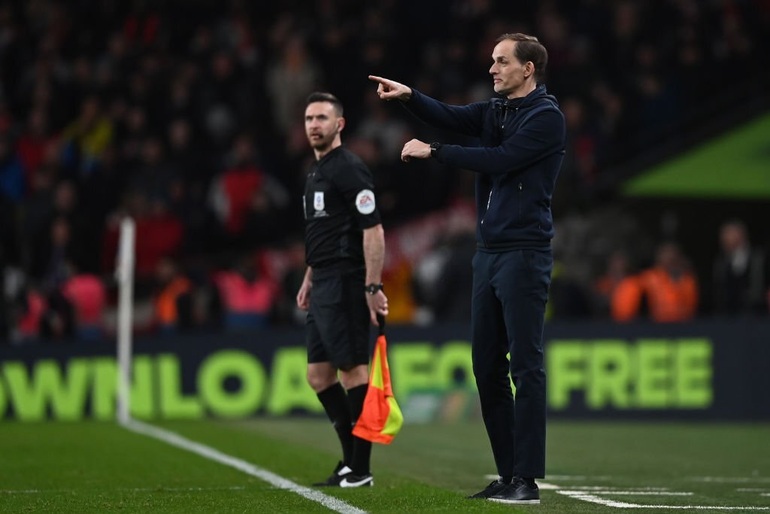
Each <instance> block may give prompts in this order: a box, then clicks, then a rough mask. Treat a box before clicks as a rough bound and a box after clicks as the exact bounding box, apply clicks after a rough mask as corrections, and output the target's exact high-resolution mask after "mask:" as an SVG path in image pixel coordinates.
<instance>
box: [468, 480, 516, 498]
mask: <svg viewBox="0 0 770 514" xmlns="http://www.w3.org/2000/svg"><path fill="white" fill-rule="evenodd" d="M506 487H508V484H506V483H505V482H503V479H502V478H498V479H497V480H492V481H491V482H490V483H489V485H488V486H487V487H486V488H485V489H484V490H483V491H479V492H477V493H476V494H472V495H470V496H468V498H473V499H482V500H483V499H486V498H489V497H490V496H492V495H493V494H497V493H499V492H500V491H502V490H503V489H505V488H506Z"/></svg>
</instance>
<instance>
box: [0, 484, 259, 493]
mask: <svg viewBox="0 0 770 514" xmlns="http://www.w3.org/2000/svg"><path fill="white" fill-rule="evenodd" d="M244 489H246V488H245V487H243V486H231V487H118V488H117V489H116V490H117V491H128V492H132V493H142V492H153V493H162V492H166V491H169V492H178V491H188V492H189V491H202V492H205V491H240V490H244ZM79 490H80V489H78V491H79ZM75 491H76V490H75V489H0V493H2V494H53V493H72V492H75Z"/></svg>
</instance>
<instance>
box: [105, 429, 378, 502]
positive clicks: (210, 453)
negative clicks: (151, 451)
mask: <svg viewBox="0 0 770 514" xmlns="http://www.w3.org/2000/svg"><path fill="white" fill-rule="evenodd" d="M120 424H121V426H123V427H125V428H127V429H128V430H131V431H132V432H136V433H138V434H143V435H146V436H149V437H154V438H155V439H159V440H161V441H163V442H164V443H168V444H170V445H172V446H176V447H177V448H182V449H183V450H187V451H189V452H192V453H195V454H197V455H200V456H201V457H204V458H206V459H209V460H213V461H215V462H218V463H220V464H224V465H225V466H230V467H231V468H235V469H237V470H238V471H242V472H243V473H246V474H247V475H251V476H253V477H257V478H259V479H261V480H263V481H265V482H267V483H268V484H270V485H272V486H273V487H277V488H278V489H285V490H287V491H291V492H293V493H297V494H298V495H300V496H302V497H303V498H306V499H308V500H311V501H314V502H317V503H320V504H321V505H323V506H324V507H326V508H327V509H329V510H333V511H335V512H339V513H340V514H366V511H364V510H361V509H359V508H357V507H354V506H353V505H350V504H349V503H346V502H344V501H342V500H340V499H338V498H334V497H332V496H327V495H325V494H323V493H321V492H320V491H316V490H314V489H310V488H308V487H303V486H301V485H299V484H296V483H294V482H292V481H291V480H288V479H286V478H283V477H282V476H280V475H276V474H275V473H272V472H270V471H267V470H265V469H262V468H260V467H258V466H255V465H254V464H251V463H249V462H246V461H245V460H241V459H238V458H235V457H232V456H230V455H227V454H225V453H222V452H220V451H219V450H216V449H214V448H211V447H210V446H206V445H204V444H201V443H196V442H195V441H191V440H190V439H187V438H185V437H182V436H181V435H179V434H176V433H174V432H171V431H169V430H165V429H162V428H159V427H156V426H153V425H148V424H147V423H142V422H141V421H137V420H135V419H129V420H128V421H125V422H122V423H120Z"/></svg>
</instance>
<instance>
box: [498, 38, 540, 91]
mask: <svg viewBox="0 0 770 514" xmlns="http://www.w3.org/2000/svg"><path fill="white" fill-rule="evenodd" d="M506 39H510V40H511V41H516V50H514V55H515V57H516V58H517V59H518V60H519V61H521V62H522V63H526V62H527V61H532V64H534V65H535V81H537V82H541V81H542V80H543V79H544V78H545V68H546V66H548V50H546V49H545V47H544V46H543V44H542V43H541V42H540V41H538V39H537V38H536V37H535V36H529V35H527V34H522V33H521V32H515V33H508V34H503V35H502V36H500V37H499V38H497V40H496V43H499V42H501V41H505V40H506Z"/></svg>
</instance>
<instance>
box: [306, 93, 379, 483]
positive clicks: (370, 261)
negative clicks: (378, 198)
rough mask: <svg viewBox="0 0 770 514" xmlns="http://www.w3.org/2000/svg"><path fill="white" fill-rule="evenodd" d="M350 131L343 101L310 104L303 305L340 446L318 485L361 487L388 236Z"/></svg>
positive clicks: (315, 99)
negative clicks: (362, 432)
mask: <svg viewBox="0 0 770 514" xmlns="http://www.w3.org/2000/svg"><path fill="white" fill-rule="evenodd" d="M344 127H345V118H344V117H343V108H342V103H341V102H340V101H339V100H338V99H337V97H335V96H334V95H332V94H330V93H313V94H311V95H310V96H309V97H308V99H307V106H306V108H305V132H306V134H307V138H308V141H309V142H310V146H311V147H312V148H313V151H314V153H315V158H316V160H315V163H314V164H313V166H312V168H311V169H310V171H309V173H308V175H307V180H306V183H305V195H304V198H303V206H304V213H305V256H306V259H305V260H306V262H307V265H308V268H307V271H306V272H305V278H304V280H303V281H302V286H301V287H300V289H299V292H298V293H297V305H298V306H299V307H300V308H301V309H303V310H306V311H308V315H307V323H306V338H307V352H308V371H307V378H308V382H309V383H310V387H312V388H313V390H314V391H315V392H316V394H317V395H318V400H319V401H320V402H321V404H322V405H323V407H324V410H325V411H326V414H327V415H328V416H329V419H330V420H331V422H332V424H333V425H334V428H335V430H336V431H337V435H338V437H339V440H340V444H341V446H342V460H341V461H340V462H339V463H338V464H337V467H336V468H335V469H334V471H333V472H332V474H331V476H330V477H329V478H327V479H326V480H324V481H323V482H318V483H315V484H314V485H316V486H333V487H335V486H339V487H362V486H371V485H373V484H374V479H373V477H372V473H371V470H370V457H371V451H372V444H371V443H370V442H369V441H366V440H364V439H361V438H358V437H355V436H354V435H353V433H352V429H353V424H354V423H355V422H356V420H357V419H358V417H359V415H360V414H361V410H362V409H363V405H364V398H365V397H366V391H367V389H368V378H369V375H368V364H369V355H370V353H369V322H370V321H371V323H373V324H375V325H377V315H378V314H381V315H383V316H384V315H387V314H388V299H387V297H386V296H385V293H384V292H383V290H382V265H383V261H384V258H385V234H384V231H383V229H382V224H381V222H380V214H379V211H378V210H377V204H376V202H375V195H374V180H373V177H372V173H371V171H370V170H369V168H368V167H367V166H366V165H365V164H364V163H363V161H362V160H361V159H360V158H359V157H358V156H356V155H355V154H353V153H352V152H350V151H348V150H347V149H345V148H343V147H342V140H341V137H340V134H341V132H342V130H343V128H344ZM311 291H312V294H311Z"/></svg>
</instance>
